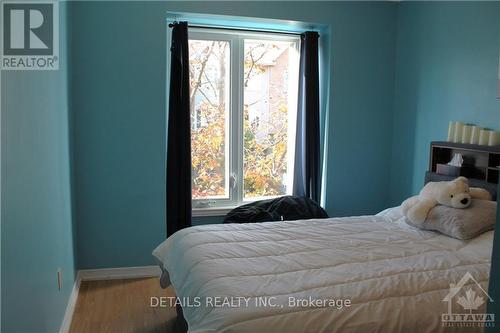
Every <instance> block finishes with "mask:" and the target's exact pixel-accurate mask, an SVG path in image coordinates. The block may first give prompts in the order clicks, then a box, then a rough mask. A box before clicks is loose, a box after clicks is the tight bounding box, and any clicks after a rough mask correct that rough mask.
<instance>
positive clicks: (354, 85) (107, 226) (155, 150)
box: [70, 2, 397, 268]
mask: <svg viewBox="0 0 500 333" xmlns="http://www.w3.org/2000/svg"><path fill="white" fill-rule="evenodd" d="M70 7H71V15H70V18H71V19H70V22H71V29H70V30H71V39H72V47H71V50H72V56H71V64H72V78H71V96H72V98H71V100H72V112H73V115H72V117H73V120H74V121H73V124H74V131H73V140H74V144H73V149H74V150H73V154H74V161H73V162H74V166H75V169H74V176H75V177H74V179H75V183H74V185H75V200H76V202H75V216H76V221H77V245H78V246H77V249H78V251H77V259H78V267H79V268H98V267H117V266H135V265H147V264H152V263H153V261H152V258H151V251H152V249H153V247H154V246H156V245H157V244H159V243H160V242H161V241H162V240H163V239H164V238H165V188H164V180H165V162H164V160H165V132H166V130H165V129H166V125H165V122H166V121H165V114H166V107H165V99H166V85H165V75H166V70H167V69H166V63H165V59H166V50H167V45H166V30H167V26H166V23H165V18H166V13H167V11H175V12H198V13H212V14H221V15H237V16H248V17H262V18H274V19H284V20H295V21H305V22H315V23H319V24H322V25H328V26H330V30H331V34H330V35H329V34H324V35H322V37H323V38H324V39H326V41H327V44H328V45H331V51H332V52H331V54H330V58H329V59H328V60H329V62H330V68H331V70H332V71H331V85H330V90H329V96H330V101H329V108H328V110H327V111H328V113H329V118H328V119H329V124H328V125H329V133H330V134H329V144H328V156H330V159H329V160H328V161H327V162H328V166H327V167H328V169H327V171H328V178H327V185H326V187H327V189H328V196H327V199H326V208H327V210H328V212H329V213H330V214H331V215H356V214H369V213H375V212H376V211H378V210H381V209H383V208H384V207H386V205H387V202H388V199H389V194H388V193H387V191H381V189H386V188H388V186H389V169H390V168H389V165H390V154H391V144H390V142H391V141H390V140H391V128H392V123H391V121H388V120H389V119H390V118H391V117H392V106H393V92H394V76H395V73H394V62H395V40H396V23H397V17H396V15H397V4H396V3H354V4H353V3H339V2H331V3H328V2H307V3H306V2H289V3H287V4H286V6H284V5H283V2H232V3H229V2H220V3H217V2H210V3H207V2H176V3H175V2H71V3H70ZM358 133H363V135H358ZM354 179H355V180H354ZM367 184H368V185H367ZM214 220H216V219H210V220H209V221H208V220H201V221H200V220H197V221H195V223H203V222H213V221H214Z"/></svg>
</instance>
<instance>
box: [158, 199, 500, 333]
mask: <svg viewBox="0 0 500 333" xmlns="http://www.w3.org/2000/svg"><path fill="white" fill-rule="evenodd" d="M492 240H493V232H491V231H490V232H487V233H484V234H483V235H481V236H479V237H476V238H475V239H473V240H470V241H459V240H455V239H452V238H449V237H446V236H443V235H440V234H437V233H434V232H428V231H420V230H417V229H415V228H412V227H410V226H408V225H406V223H404V221H403V220H402V218H401V213H400V209H399V208H395V209H389V210H386V211H384V212H382V213H380V214H379V215H377V216H361V217H348V218H332V219H324V220H303V221H285V222H269V223H256V224H225V225H222V224H217V225H203V226H196V227H191V228H187V229H184V230H181V231H179V232H177V233H176V234H174V235H173V236H172V237H170V238H169V239H167V240H166V241H165V242H164V243H162V244H161V245H160V246H158V248H157V249H156V250H155V251H154V255H155V256H156V257H157V258H158V260H159V261H160V262H161V265H162V266H163V268H164V270H165V271H167V272H168V275H169V278H170V282H171V283H172V285H173V287H174V288H175V291H176V294H177V296H178V297H180V298H181V299H180V300H182V301H183V302H184V304H183V305H184V306H183V311H184V317H185V318H186V321H187V322H188V326H189V332H437V331H446V332H448V331H450V328H446V329H445V328H443V327H442V326H441V314H442V313H446V311H447V303H446V302H443V298H444V297H445V296H446V294H447V293H448V292H449V287H450V283H457V282H458V281H459V280H460V279H461V278H462V277H463V276H464V274H465V273H466V272H470V273H471V274H472V276H473V277H474V278H475V279H476V280H477V281H478V282H479V283H480V284H481V286H482V287H483V288H484V289H485V290H487V284H488V276H489V271H490V256H491V248H492ZM468 283H469V284H470V283H473V282H472V281H469V282H468ZM214 296H220V297H221V299H219V300H220V302H226V303H225V306H222V305H223V304H221V303H219V304H217V300H216V299H214ZM481 296H483V295H481ZM225 297H233V298H225ZM207 299H209V300H211V301H210V302H211V303H210V302H209V303H206V300H207ZM246 299H249V302H248V304H246V303H245V302H246V301H245V300H246ZM302 299H305V300H306V301H307V300H310V299H312V300H320V301H321V302H323V304H322V305H321V306H320V307H316V306H311V304H310V303H309V304H307V305H306V306H302V307H296V306H294V304H293V301H297V300H299V301H300V302H303V301H301V300H302ZM332 299H334V300H338V299H349V300H350V301H351V302H352V305H351V306H350V307H344V308H343V309H337V308H335V307H331V306H330V305H331V303H328V302H330V301H331V300H332ZM196 300H198V301H199V303H201V306H196V305H197V304H196ZM237 300H239V301H237ZM255 300H261V301H262V300H264V301H265V300H267V301H268V302H269V303H271V305H272V306H263V305H262V304H260V305H261V306H257V305H256V302H255ZM229 301H231V304H228V302H229ZM238 302H239V303H238ZM290 302H292V303H290ZM302 305H304V304H302ZM481 310H482V311H481ZM479 312H485V311H484V305H483V306H482V307H481V308H480V309H479ZM451 330H453V329H451ZM455 330H460V329H457V328H455ZM462 330H463V328H462ZM467 331H469V330H467Z"/></svg>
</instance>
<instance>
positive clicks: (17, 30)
mask: <svg viewBox="0 0 500 333" xmlns="http://www.w3.org/2000/svg"><path fill="white" fill-rule="evenodd" d="M1 21H2V24H1V26H2V33H1V38H2V43H1V44H2V53H1V69H2V70H57V69H59V6H58V2H57V1H31V2H28V1H2V5H1Z"/></svg>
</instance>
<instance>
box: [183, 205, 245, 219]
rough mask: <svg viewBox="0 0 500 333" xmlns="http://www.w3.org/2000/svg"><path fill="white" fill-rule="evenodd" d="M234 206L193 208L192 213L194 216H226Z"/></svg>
mask: <svg viewBox="0 0 500 333" xmlns="http://www.w3.org/2000/svg"><path fill="white" fill-rule="evenodd" d="M236 207H237V206H234V207H210V208H193V210H192V212H191V215H192V216H193V217H203V216H224V215H226V214H227V213H229V212H230V211H231V210H233V209H234V208H236Z"/></svg>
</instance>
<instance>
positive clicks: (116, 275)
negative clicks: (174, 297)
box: [78, 266, 161, 281]
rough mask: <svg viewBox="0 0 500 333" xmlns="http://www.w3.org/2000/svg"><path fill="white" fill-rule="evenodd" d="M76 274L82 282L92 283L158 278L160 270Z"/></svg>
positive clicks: (146, 269)
mask: <svg viewBox="0 0 500 333" xmlns="http://www.w3.org/2000/svg"><path fill="white" fill-rule="evenodd" d="M78 273H79V274H80V276H81V278H82V281H94V280H113V279H134V278H146V277H159V276H160V275H161V270H160V267H158V266H140V267H118V268H101V269H84V270H81V271H79V272H78Z"/></svg>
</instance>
